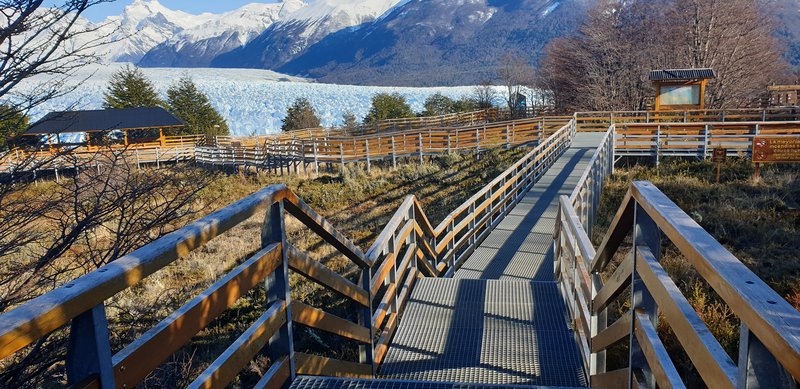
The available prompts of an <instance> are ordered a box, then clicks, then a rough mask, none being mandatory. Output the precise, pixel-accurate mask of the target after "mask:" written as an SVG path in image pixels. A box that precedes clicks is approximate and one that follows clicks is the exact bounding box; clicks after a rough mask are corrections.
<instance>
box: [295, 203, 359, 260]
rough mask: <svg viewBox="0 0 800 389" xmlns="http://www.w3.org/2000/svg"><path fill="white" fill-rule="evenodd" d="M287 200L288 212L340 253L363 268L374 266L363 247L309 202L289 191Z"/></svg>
mask: <svg viewBox="0 0 800 389" xmlns="http://www.w3.org/2000/svg"><path fill="white" fill-rule="evenodd" d="M285 200H286V201H284V206H285V207H286V211H287V212H289V213H290V214H291V215H292V216H294V217H295V218H297V220H299V221H300V222H301V223H303V224H305V225H306V227H308V228H310V229H311V230H312V231H314V233H316V234H317V235H319V236H320V237H321V238H322V239H324V240H325V241H326V242H328V243H329V244H330V245H331V246H333V247H335V248H336V249H337V250H339V252H340V253H342V254H344V256H346V257H347V258H349V259H350V260H351V261H353V263H355V264H356V265H357V266H359V267H361V268H365V267H371V266H372V262H371V261H369V260H368V259H367V257H366V256H365V255H364V253H362V252H361V249H359V248H358V247H357V246H356V245H355V244H353V242H351V241H350V239H347V238H346V237H345V236H344V235H343V234H341V233H340V232H339V231H337V230H336V228H334V227H333V225H332V224H330V223H329V222H328V221H327V220H326V219H325V218H323V217H322V216H320V215H319V214H318V213H317V212H316V211H314V210H313V209H312V208H311V207H309V206H308V204H306V203H305V202H304V201H303V200H302V199H300V198H299V197H297V195H295V194H294V193H292V192H287V194H286V199H285Z"/></svg>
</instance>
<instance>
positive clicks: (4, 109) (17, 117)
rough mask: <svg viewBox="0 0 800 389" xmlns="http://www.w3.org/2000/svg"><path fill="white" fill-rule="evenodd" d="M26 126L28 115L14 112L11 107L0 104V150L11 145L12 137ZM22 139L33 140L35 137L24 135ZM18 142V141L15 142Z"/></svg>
mask: <svg viewBox="0 0 800 389" xmlns="http://www.w3.org/2000/svg"><path fill="white" fill-rule="evenodd" d="M27 128H28V116H26V115H25V114H24V113H21V112H16V111H14V110H13V109H12V108H11V107H9V106H6V105H0V150H5V149H8V148H9V147H11V145H10V142H9V141H11V139H12V138H14V137H15V136H17V135H19V134H21V133H22V132H23V131H25V129H27ZM25 138H28V139H21V140H22V141H26V140H27V141H29V142H28V143H30V141H35V140H36V138H35V137H25ZM15 143H18V142H15Z"/></svg>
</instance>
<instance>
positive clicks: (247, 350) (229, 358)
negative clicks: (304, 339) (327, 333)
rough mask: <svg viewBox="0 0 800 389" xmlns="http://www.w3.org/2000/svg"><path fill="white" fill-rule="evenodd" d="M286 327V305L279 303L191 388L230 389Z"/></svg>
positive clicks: (203, 373)
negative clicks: (240, 374)
mask: <svg viewBox="0 0 800 389" xmlns="http://www.w3.org/2000/svg"><path fill="white" fill-rule="evenodd" d="M284 324H286V302H284V301H276V302H275V303H274V304H272V306H270V308H269V309H267V311H266V312H264V314H263V315H262V316H261V317H260V318H258V320H256V321H255V322H254V323H253V324H252V325H251V326H250V327H249V328H248V329H247V330H246V331H245V332H244V333H243V334H242V335H241V336H240V337H239V338H238V339H236V341H235V342H233V343H232V344H231V345H230V346H229V347H228V348H227V349H226V350H225V351H224V352H223V353H222V355H220V356H219V357H218V358H217V359H216V360H214V362H212V363H211V365H210V366H209V367H207V368H206V369H205V370H204V371H203V372H202V373H201V374H200V376H198V377H197V378H196V379H195V380H194V381H193V382H192V383H191V384H189V386H188V388H189V389H200V388H224V387H226V386H227V385H228V383H229V382H231V381H232V380H233V379H234V378H236V376H237V375H239V372H241V371H242V369H243V368H245V366H247V364H248V363H250V361H251V360H252V359H253V358H254V357H255V356H256V354H258V352H259V351H261V349H262V348H263V347H264V345H266V344H267V341H268V340H269V338H270V337H272V335H274V334H275V333H276V332H277V331H278V329H279V328H280V327H281V326H282V325H284Z"/></svg>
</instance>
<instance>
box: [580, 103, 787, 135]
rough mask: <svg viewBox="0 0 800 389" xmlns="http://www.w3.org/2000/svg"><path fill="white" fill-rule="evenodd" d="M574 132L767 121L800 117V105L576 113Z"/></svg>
mask: <svg viewBox="0 0 800 389" xmlns="http://www.w3.org/2000/svg"><path fill="white" fill-rule="evenodd" d="M575 119H576V120H577V122H578V131H598V132H602V131H605V130H606V129H607V128H608V126H609V125H611V124H624V123H692V122H722V123H726V122H768V121H797V120H800V107H773V108H735V109H703V110H687V111H597V112H576V113H575Z"/></svg>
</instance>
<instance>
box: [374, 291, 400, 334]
mask: <svg viewBox="0 0 800 389" xmlns="http://www.w3.org/2000/svg"><path fill="white" fill-rule="evenodd" d="M396 297H397V285H396V284H395V283H391V284H389V287H388V288H386V293H384V295H383V299H382V300H381V303H380V304H379V305H378V308H377V309H375V313H373V314H372V328H380V327H381V326H382V325H383V320H384V319H385V318H386V314H387V313H388V312H389V307H390V306H391V303H392V300H394V299H395V298H396Z"/></svg>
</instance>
